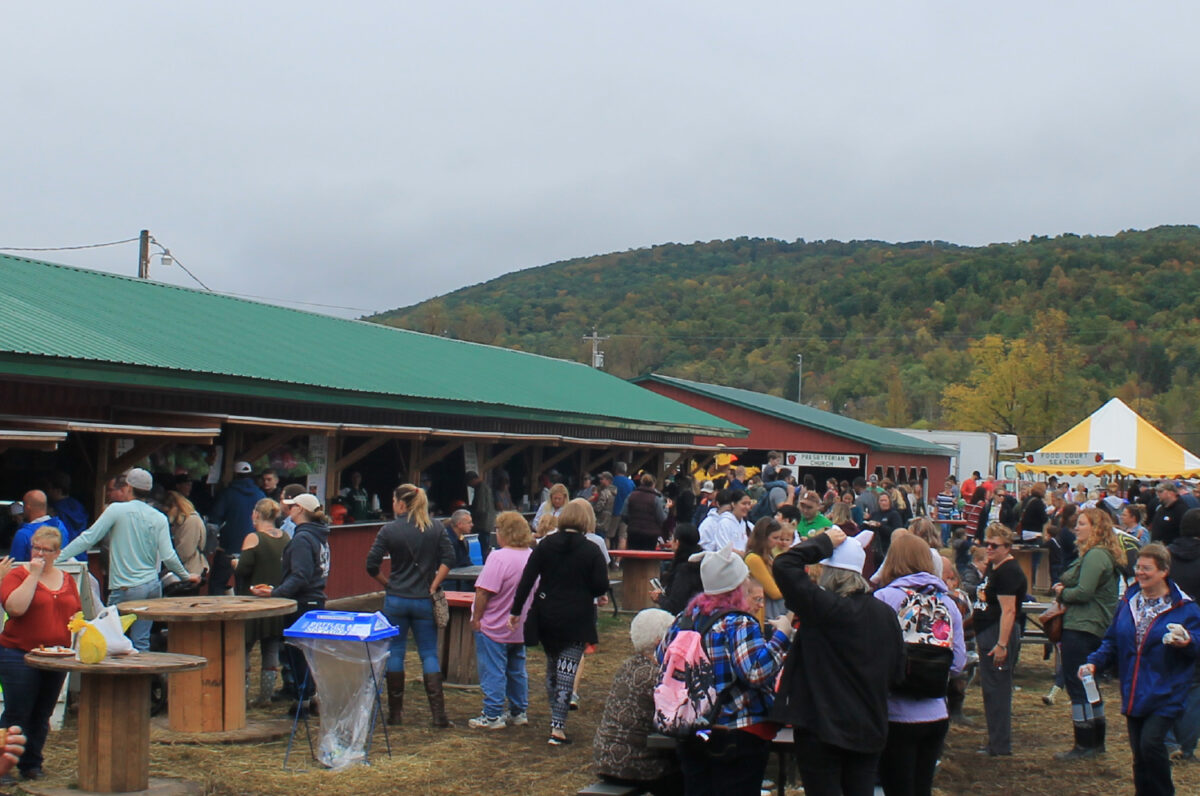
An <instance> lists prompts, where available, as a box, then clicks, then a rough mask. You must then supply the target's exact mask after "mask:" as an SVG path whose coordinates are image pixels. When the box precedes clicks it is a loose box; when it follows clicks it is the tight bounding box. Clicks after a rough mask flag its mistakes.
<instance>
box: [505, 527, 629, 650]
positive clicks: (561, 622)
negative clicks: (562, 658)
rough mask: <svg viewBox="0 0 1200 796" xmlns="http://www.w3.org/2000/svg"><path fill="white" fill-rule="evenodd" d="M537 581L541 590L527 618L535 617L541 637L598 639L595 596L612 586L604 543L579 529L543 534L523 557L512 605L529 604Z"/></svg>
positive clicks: (595, 640)
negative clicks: (588, 537)
mask: <svg viewBox="0 0 1200 796" xmlns="http://www.w3.org/2000/svg"><path fill="white" fill-rule="evenodd" d="M539 578H541V580H540V581H538V579H539ZM535 581H537V582H538V588H537V594H536V595H534V600H533V607H532V608H531V609H530V612H529V617H530V618H529V619H526V621H527V622H528V621H531V620H532V621H536V623H537V638H538V639H539V640H541V641H543V642H545V641H550V642H559V643H569V642H573V641H575V642H578V641H584V642H587V643H589V644H595V643H596V642H597V641H598V639H597V637H596V611H595V608H594V606H593V605H592V600H594V599H595V598H596V597H602V596H603V595H604V594H606V593H607V592H608V566H607V565H606V564H605V563H604V555H603V554H602V553H601V552H600V548H599V547H598V546H597V545H595V544H592V542H590V541H588V539H587V537H586V536H584V535H583V534H581V533H576V532H575V531H557V532H556V533H552V534H550V535H549V536H546V537H543V538H542V540H541V541H540V542H538V545H537V547H535V548H533V553H531V554H530V556H529V561H527V562H526V563H525V571H524V572H523V573H521V582H520V583H518V584H517V593H516V595H514V597H513V607H514V608H516V609H518V610H519V609H520V607H521V606H523V605H525V600H526V599H527V598H528V597H529V592H530V591H532V589H533V584H534V582H535Z"/></svg>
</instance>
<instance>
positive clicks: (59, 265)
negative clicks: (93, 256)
mask: <svg viewBox="0 0 1200 796" xmlns="http://www.w3.org/2000/svg"><path fill="white" fill-rule="evenodd" d="M0 258H6V259H11V260H21V261H23V262H27V263H31V264H33V265H43V266H47V267H51V268H59V269H64V270H68V271H76V272H79V273H85V274H91V275H94V276H100V277H107V278H110V279H117V280H120V281H124V282H129V283H132V284H139V285H152V286H154V287H160V288H167V289H170V290H179V291H183V292H185V293H194V294H196V295H200V296H219V297H220V298H222V299H226V300H228V301H236V302H240V303H242V304H250V305H252V306H256V307H271V308H273V309H280V310H286V311H288V312H296V313H299V314H301V315H309V316H313V317H317V318H322V319H324V320H330V321H337V322H341V323H354V324H360V325H362V326H365V327H367V328H371V329H386V330H388V331H390V332H394V333H398V334H413V335H419V336H421V337H427V338H430V339H433V340H444V341H446V342H449V343H458V344H462V345H473V346H481V347H483V348H489V349H492V350H495V351H504V352H506V353H510V354H521V355H524V356H529V357H535V358H537V359H548V360H552V361H554V362H565V363H568V364H571V365H578V366H581V367H587V368H588V369H589V370H590V369H591V366H589V365H587V363H585V362H576V361H575V360H573V359H560V358H558V357H550V356H546V355H545V354H535V353H534V352H532V351H524V350H521V349H518V348H505V347H504V346H498V345H493V344H491V343H480V342H477V341H475V340H459V339H457V338H453V337H442V336H441V335H436V334H430V333H429V332H419V331H417V330H415V329H404V328H402V327H399V326H392V325H391V324H386V323H378V322H375V321H366V320H363V319H362V318H339V317H338V316H336V315H326V314H325V313H322V312H316V311H315V310H305V309H299V308H297V307H291V306H288V305H287V304H272V303H270V302H267V301H261V300H255V299H251V298H246V297H244V296H238V295H235V294H232V293H227V292H224V291H221V290H211V289H210V290H201V289H200V288H195V287H189V286H188V285H173V284H171V283H170V282H160V281H158V280H156V279H142V278H141V277H136V276H129V275H127V274H119V273H114V272H112V271H100V270H97V269H94V268H83V267H82V266H78V265H67V264H65V263H54V262H50V261H49V260H36V259H34V258H32V257H19V256H15V255H10V254H4V253H2V252H0ZM435 298H436V297H435ZM376 314H379V313H376ZM127 364H130V365H134V364H138V363H135V362H129V363H127ZM184 372H192V371H184ZM228 375H237V374H233V373H230V374H228ZM283 383H285V384H290V383H295V384H302V383H303V382H283Z"/></svg>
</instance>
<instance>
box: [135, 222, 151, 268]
mask: <svg viewBox="0 0 1200 796" xmlns="http://www.w3.org/2000/svg"><path fill="white" fill-rule="evenodd" d="M149 278H150V230H148V229H143V230H142V234H141V235H139V236H138V279H149Z"/></svg>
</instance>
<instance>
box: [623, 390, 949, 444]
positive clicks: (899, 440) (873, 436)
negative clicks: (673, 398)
mask: <svg viewBox="0 0 1200 796" xmlns="http://www.w3.org/2000/svg"><path fill="white" fill-rule="evenodd" d="M644 381H656V382H659V383H661V384H670V385H672V386H674V387H678V388H680V389H682V390H687V391H688V392H693V393H696V394H697V395H704V396H707V397H709V398H714V399H716V400H718V401H725V402H726V403H731V404H734V405H736V406H740V407H742V408H744V409H750V410H752V411H754V412H762V413H763V414H765V415H771V416H772V417H777V418H779V419H781V420H786V421H788V422H791V423H799V424H800V425H803V426H808V427H809V428H814V429H817V430H818V431H824V432H827V433H829V434H834V435H836V436H839V437H845V438H846V439H851V440H854V441H855V442H861V443H862V444H864V445H869V446H870V447H871V448H873V449H875V450H878V451H888V452H891V453H908V454H913V455H918V456H953V455H954V452H953V451H951V450H950V449H949V448H945V447H942V446H941V445H934V444H933V443H931V442H924V441H922V440H919V439H915V438H913V437H910V436H907V435H905V434H901V433H900V432H898V431H892V430H890V429H886V428H880V427H879V426H873V425H871V424H870V423H864V422H863V421H861V420H854V419H853V418H849V417H844V416H842V415H839V414H834V413H833V412H826V411H824V410H823V409H814V408H813V407H811V406H805V405H804V404H799V403H796V402H795V401H789V400H787V399H786V398H778V397H776V396H774V395H767V394H766V393H761V392H754V391H752V390H739V389H738V388H736V387H722V386H721V385H719V384H705V383H704V382H700V381H688V380H687V379H677V378H675V377H673V376H660V375H658V374H656V373H652V374H650V375H649V376H643V377H641V378H639V379H634V383H641V382H644Z"/></svg>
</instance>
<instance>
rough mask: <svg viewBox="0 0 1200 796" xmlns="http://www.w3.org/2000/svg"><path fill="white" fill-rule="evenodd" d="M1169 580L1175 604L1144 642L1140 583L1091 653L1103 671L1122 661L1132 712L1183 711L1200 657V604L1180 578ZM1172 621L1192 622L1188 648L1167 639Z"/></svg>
mask: <svg viewBox="0 0 1200 796" xmlns="http://www.w3.org/2000/svg"><path fill="white" fill-rule="evenodd" d="M1167 584H1168V586H1169V587H1170V589H1171V600H1172V606H1171V607H1170V608H1169V609H1167V610H1166V611H1164V612H1163V613H1161V614H1159V615H1158V616H1157V617H1156V618H1155V619H1154V622H1152V623H1151V625H1150V627H1149V629H1148V630H1147V631H1146V636H1145V638H1144V639H1142V643H1141V644H1138V643H1137V625H1136V623H1135V621H1134V618H1133V610H1132V609H1131V608H1130V600H1132V599H1133V595H1135V594H1137V593H1138V592H1140V591H1141V586H1139V585H1137V584H1136V583H1135V584H1133V585H1132V586H1130V587H1129V589H1128V590H1127V591H1126V592H1125V596H1124V597H1122V598H1121V602H1120V603H1119V604H1118V605H1117V613H1116V615H1115V616H1114V617H1113V621H1112V624H1110V625H1109V626H1108V632H1107V633H1106V634H1105V635H1104V641H1102V642H1101V643H1100V647H1099V649H1097V650H1096V651H1095V652H1093V653H1092V654H1091V655H1089V656H1088V663H1090V664H1093V665H1094V666H1095V667H1096V671H1097V672H1101V671H1103V670H1104V669H1106V668H1107V667H1109V666H1111V665H1113V664H1115V665H1116V667H1117V672H1118V673H1119V674H1120V676H1121V712H1122V713H1123V714H1125V715H1127V716H1134V717H1138V718H1141V717H1145V716H1163V717H1165V718H1175V717H1177V716H1180V715H1181V714H1182V713H1183V705H1184V702H1185V701H1186V699H1187V695H1188V689H1189V688H1190V687H1191V684H1192V676H1193V672H1194V671H1195V668H1196V659H1197V657H1200V607H1198V606H1197V605H1196V603H1195V602H1193V601H1192V598H1191V597H1188V596H1187V595H1186V594H1184V593H1183V592H1182V591H1180V589H1179V587H1178V586H1176V585H1175V582H1174V581H1171V580H1168V581H1167ZM1169 624H1180V625H1183V626H1184V627H1186V628H1187V631H1188V633H1190V634H1191V636H1192V643H1191V644H1189V645H1187V646H1186V647H1168V646H1167V645H1166V644H1163V643H1162V639H1163V636H1165V635H1166V634H1167V625H1169Z"/></svg>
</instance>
